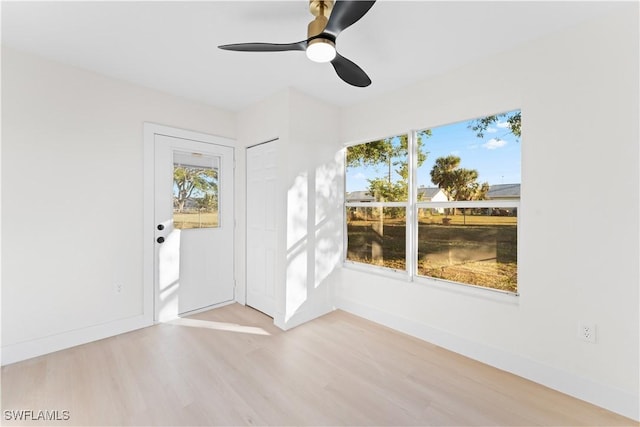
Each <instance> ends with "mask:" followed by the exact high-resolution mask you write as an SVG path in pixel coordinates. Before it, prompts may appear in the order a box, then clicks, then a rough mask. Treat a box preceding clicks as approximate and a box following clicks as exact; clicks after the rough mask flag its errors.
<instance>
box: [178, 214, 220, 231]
mask: <svg viewBox="0 0 640 427" xmlns="http://www.w3.org/2000/svg"><path fill="white" fill-rule="evenodd" d="M218 225H219V224H218V212H182V213H178V212H174V213H173V227H174V228H177V229H180V230H186V229H189V228H216V227H218Z"/></svg>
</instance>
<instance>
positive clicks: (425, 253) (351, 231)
mask: <svg viewBox="0 0 640 427" xmlns="http://www.w3.org/2000/svg"><path fill="white" fill-rule="evenodd" d="M443 217H444V216H443V215H433V216H426V217H421V218H420V221H419V224H418V264H417V269H418V274H419V275H422V276H429V277H434V278H439V279H445V280H451V281H455V282H460V283H466V284H472V285H478V286H484V287H488V288H494V289H500V290H504V291H509V292H516V290H517V266H518V257H517V246H518V245H517V243H518V234H517V218H516V217H502V216H489V215H461V214H457V215H449V216H448V218H450V221H447V224H444V223H443V221H442V218H443ZM347 233H348V251H347V259H349V260H351V261H357V262H363V263H367V264H374V265H380V266H383V267H388V268H394V269H400V270H404V269H406V261H405V242H406V226H405V223H404V219H403V218H401V219H385V220H384V225H381V224H380V221H379V220H377V219H370V220H363V219H353V218H352V219H350V220H349V221H348V222H347Z"/></svg>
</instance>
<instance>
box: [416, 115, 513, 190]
mask: <svg viewBox="0 0 640 427" xmlns="http://www.w3.org/2000/svg"><path fill="white" fill-rule="evenodd" d="M520 122H521V113H520V110H514V111H509V112H506V113H501V114H496V115H491V116H485V117H480V118H477V119H473V120H466V121H463V122H459V123H453V124H449V125H444V126H438V127H435V128H432V129H427V130H424V131H422V132H419V133H418V162H417V163H418V169H417V183H418V201H422V202H430V201H434V202H437V201H446V200H450V201H467V200H519V199H520V182H521V180H520V146H521V143H520Z"/></svg>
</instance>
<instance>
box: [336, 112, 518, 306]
mask: <svg viewBox="0 0 640 427" xmlns="http://www.w3.org/2000/svg"><path fill="white" fill-rule="evenodd" d="M514 110H520V111H521V109H520V108H516V109H513V110H506V111H514ZM442 126H446V125H442ZM420 131H421V130H410V131H409V132H407V133H406V134H407V142H408V146H407V148H408V150H407V163H408V166H409V175H408V182H407V185H408V194H407V201H406V202H348V201H347V200H346V197H345V199H344V201H343V207H342V215H343V221H342V223H343V254H342V265H343V267H346V268H349V269H353V270H356V271H361V272H366V273H373V274H379V275H381V276H386V277H393V278H403V279H405V280H407V281H408V282H413V283H416V284H423V285H429V286H435V287H438V288H441V289H446V290H456V289H457V290H462V291H463V292H465V293H471V294H475V295H479V296H487V295H491V294H493V295H496V296H498V298H500V297H507V298H508V301H512V300H513V297H519V296H520V286H519V285H520V280H519V276H520V270H519V269H518V272H517V279H516V280H517V281H516V283H517V288H516V289H517V290H516V291H515V292H511V291H506V290H502V289H496V288H490V287H485V286H481V285H474V284H471V283H463V282H456V281H453V280H447V279H441V278H436V277H431V276H423V275H420V274H418V244H419V240H418V231H419V226H418V210H419V209H424V208H515V209H517V212H518V217H517V221H516V233H517V236H518V240H517V253H518V256H519V255H520V253H521V251H520V245H521V243H520V234H521V233H520V224H521V221H520V212H521V210H520V206H521V199H519V200H467V201H447V202H421V201H419V200H418V183H417V179H418V177H417V175H418V174H417V169H418V165H417V156H418V144H417V143H416V141H417V138H418V133H419V132H420ZM403 134H404V133H399V134H398V135H396V136H399V135H403ZM373 141H375V139H374V140H371V141H368V142H373ZM368 142H354V143H350V144H346V145H345V147H344V149H343V161H344V171H345V179H344V181H343V184H344V188H343V197H344V196H346V193H347V192H346V186H347V180H346V170H347V161H346V159H347V150H348V149H349V147H353V146H356V145H361V144H367V143H368ZM350 207H365V208H367V207H368V208H375V207H404V208H405V209H406V249H405V259H406V260H405V266H406V270H398V269H394V268H390V267H384V266H379V265H373V264H367V263H364V262H358V261H352V260H349V259H347V254H348V249H349V248H348V229H347V216H346V215H347V209H348V208H350ZM451 285H455V286H454V287H452V286H451ZM486 291H488V293H487V292H486Z"/></svg>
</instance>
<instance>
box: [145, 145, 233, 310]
mask: <svg viewBox="0 0 640 427" xmlns="http://www.w3.org/2000/svg"><path fill="white" fill-rule="evenodd" d="M221 140H222V139H221ZM154 157H155V159H154V163H155V164H154V167H155V168H154V174H155V181H154V195H155V211H154V216H155V224H154V227H155V239H156V243H155V274H154V276H155V286H156V288H155V289H156V298H155V304H156V315H157V319H158V320H159V321H163V320H168V319H172V318H175V317H176V316H179V315H183V314H186V313H189V312H194V311H197V310H202V309H204V308H207V307H211V306H215V305H217V304H221V303H225V302H229V301H232V300H233V299H234V276H233V237H234V236H233V233H234V230H233V228H234V216H233V205H234V203H233V148H232V147H228V146H223V145H218V144H212V143H205V142H199V141H195V140H191V139H183V138H177V137H170V136H165V135H160V134H156V135H155V136H154Z"/></svg>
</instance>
